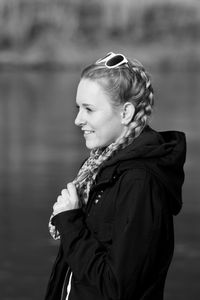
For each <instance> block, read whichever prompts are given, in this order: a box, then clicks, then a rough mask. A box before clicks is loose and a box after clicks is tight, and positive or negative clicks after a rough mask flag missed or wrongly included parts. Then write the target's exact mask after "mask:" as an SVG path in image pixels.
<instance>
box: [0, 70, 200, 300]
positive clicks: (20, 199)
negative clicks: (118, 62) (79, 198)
mask: <svg viewBox="0 0 200 300" xmlns="http://www.w3.org/2000/svg"><path fill="white" fill-rule="evenodd" d="M78 80H79V72H78V71H76V70H69V71H68V72H61V73H59V72H54V73H53V72H52V73H51V72H40V73H39V72H38V73H37V72H35V73H34V72H17V71H16V72H12V73H11V72H7V73H6V72H4V73H0V161H1V163H0V240H1V243H0V299H1V300H13V299H15V300H39V299H43V297H44V292H45V289H46V284H47V281H48V277H49V274H50V270H51V267H52V263H53V260H54V258H55V255H56V252H57V247H58V243H57V242H55V241H53V240H52V239H51V237H50V236H49V233H48V228H47V223H48V219H49V215H50V213H51V210H52V205H53V203H54V202H55V200H56V198H57V196H58V194H59V193H60V191H61V189H62V188H63V187H65V185H66V183H67V182H69V181H71V180H72V179H73V178H74V176H75V175H76V172H77V170H78V167H79V165H80V163H81V162H82V160H83V158H85V157H86V155H87V154H88V152H87V150H86V149H85V146H84V140H83V138H82V136H81V134H80V132H79V130H78V128H76V127H75V125H74V118H75V115H76V108H75V93H76V86H77V83H78ZM152 82H153V85H154V89H155V102H156V105H155V109H154V116H153V118H152V122H151V125H152V127H154V128H155V129H157V130H168V129H177V130H181V131H184V132H185V133H186V135H187V142H188V152H187V163H186V165H185V171H186V179H185V185H184V188H183V201H184V206H183V209H182V211H181V213H180V214H179V215H178V216H177V217H176V218H175V238H176V247H175V253H174V259H173V263H172V265H171V268H170V271H169V273H168V277H167V282H166V289H165V300H188V299H190V300H196V299H197V298H198V297H199V296H200V286H199V278H200V238H199V232H200V230H199V228H200V199H199V193H200V184H199V183H200V182H199V178H200V159H199V153H200V121H199V114H200V101H199V98H200V73H197V72H194V73H192V72H191V73H189V72H185V73H183V72H176V73H174V72H156V71H155V72H154V73H152Z"/></svg>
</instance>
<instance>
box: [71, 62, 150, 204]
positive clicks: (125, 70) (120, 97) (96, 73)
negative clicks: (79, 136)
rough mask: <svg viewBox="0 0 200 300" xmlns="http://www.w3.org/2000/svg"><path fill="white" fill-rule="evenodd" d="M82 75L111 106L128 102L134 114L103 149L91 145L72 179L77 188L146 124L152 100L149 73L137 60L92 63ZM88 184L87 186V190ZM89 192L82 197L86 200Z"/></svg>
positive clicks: (132, 138)
mask: <svg viewBox="0 0 200 300" xmlns="http://www.w3.org/2000/svg"><path fill="white" fill-rule="evenodd" d="M81 79H90V80H94V81H96V82H98V83H99V84H100V85H101V87H102V88H103V90H104V91H105V92H106V94H107V95H108V96H109V99H110V100H111V103H112V105H113V107H114V108H115V107H116V106H119V105H121V104H123V103H126V102H131V103H132V104H133V105H134V107H135V114H134V116H133V119H132V121H131V122H130V124H129V125H128V126H127V130H126V132H125V133H124V134H123V135H122V136H120V137H119V138H118V139H117V140H116V141H115V142H113V143H112V144H110V145H109V146H107V147H106V148H105V149H93V150H92V151H91V153H90V157H89V158H88V160H87V161H86V162H85V164H84V165H83V166H82V168H81V169H80V171H79V173H78V175H77V177H76V179H75V180H74V183H75V184H76V186H77V188H78V190H81V188H82V187H83V185H84V186H86V185H87V183H86V181H87V180H86V178H87V177H88V178H89V177H90V181H92V182H93V181H94V179H95V177H96V175H97V173H98V169H99V166H100V165H101V164H102V163H103V162H104V161H106V160H108V159H110V158H111V157H112V156H113V155H114V154H115V153H116V152H117V151H119V150H120V149H123V148H125V147H126V146H128V145H129V144H130V143H131V142H132V141H133V140H134V139H135V138H136V137H137V136H139V135H140V133H141V132H142V130H143V129H144V127H145V126H146V125H147V122H148V119H149V117H150V115H151V113H152V109H153V104H154V94H153V88H152V84H151V81H150V76H149V74H148V73H147V72H146V71H145V69H144V67H143V65H142V64H141V63H140V62H139V61H137V60H133V61H129V64H128V66H127V65H121V66H118V67H116V68H111V69H110V68H107V67H106V66H105V64H104V63H100V64H99V63H98V64H96V63H94V64H92V65H90V66H88V67H86V68H85V69H84V70H83V71H82V74H81ZM89 174H90V175H89ZM90 183H91V182H90ZM90 187H91V186H90ZM90 187H89V188H88V187H87V189H86V190H87V191H88V193H89V190H90ZM86 190H85V191H86ZM88 193H87V195H85V197H84V198H85V199H86V200H87V197H88Z"/></svg>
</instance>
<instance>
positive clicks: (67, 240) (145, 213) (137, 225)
mask: <svg viewBox="0 0 200 300" xmlns="http://www.w3.org/2000/svg"><path fill="white" fill-rule="evenodd" d="M119 180H120V182H119V191H118V197H117V199H116V209H115V217H114V224H113V230H112V244H111V245H110V246H109V247H107V246H106V247H105V246H104V245H102V243H100V242H99V241H98V240H97V239H96V238H94V236H93V235H92V233H91V232H90V230H89V229H88V228H87V226H86V224H85V223H84V215H83V212H82V210H81V209H75V210H71V211H67V212H62V213H60V214H58V215H57V216H55V217H54V220H53V221H54V223H55V225H56V227H57V228H58V230H59V232H60V235H61V243H62V245H63V250H64V255H65V259H66V261H67V263H68V264H69V266H70V267H71V269H72V271H73V274H74V277H75V280H77V281H84V282H87V284H89V285H92V286H96V287H97V288H98V290H99V291H100V293H101V294H102V295H103V297H104V298H105V299H115V300H116V299H122V298H123V299H128V295H129V294H130V290H131V293H134V289H136V288H137V284H138V278H139V277H140V276H141V273H142V270H143V268H144V265H145V260H146V259H147V256H148V255H149V248H150V246H151V241H152V237H153V236H154V235H155V218H156V215H157V212H156V211H155V208H154V205H153V198H154V197H157V196H156V195H155V194H156V193H159V191H158V185H157V184H156V182H152V178H151V176H150V175H149V174H147V173H146V171H143V170H142V172H138V174H137V175H133V172H130V171H126V172H125V173H124V175H123V176H121V178H120V179H119ZM108 200H109V199H108ZM135 292H136V291H135Z"/></svg>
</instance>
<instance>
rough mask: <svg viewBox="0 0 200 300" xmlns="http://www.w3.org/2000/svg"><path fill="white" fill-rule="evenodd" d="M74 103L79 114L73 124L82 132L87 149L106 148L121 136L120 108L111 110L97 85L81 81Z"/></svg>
mask: <svg viewBox="0 0 200 300" xmlns="http://www.w3.org/2000/svg"><path fill="white" fill-rule="evenodd" d="M76 103H77V107H78V108H79V112H78V114H77V117H76V119H75V124H76V125H77V126H80V127H81V130H83V134H84V138H85V140H86V147H87V148H88V149H94V148H99V147H104V146H108V145H109V144H111V143H112V142H114V141H115V140H116V139H117V138H118V137H119V136H120V135H121V133H122V131H123V129H124V126H123V125H122V123H121V114H120V113H121V108H120V107H119V108H115V109H114V108H113V106H112V105H111V101H110V99H109V97H108V95H107V94H106V93H105V92H104V90H103V88H102V87H101V85H100V84H99V83H97V82H95V81H93V80H90V79H81V81H80V83H79V85H78V89H77V95H76Z"/></svg>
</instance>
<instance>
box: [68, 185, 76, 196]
mask: <svg viewBox="0 0 200 300" xmlns="http://www.w3.org/2000/svg"><path fill="white" fill-rule="evenodd" d="M67 189H68V192H69V194H70V195H72V194H77V191H76V186H75V184H74V183H73V182H69V183H68V184H67Z"/></svg>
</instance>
